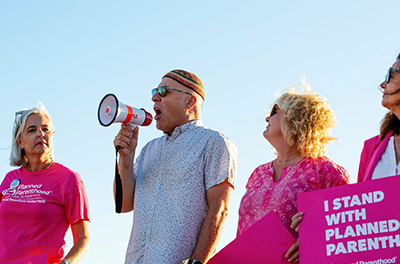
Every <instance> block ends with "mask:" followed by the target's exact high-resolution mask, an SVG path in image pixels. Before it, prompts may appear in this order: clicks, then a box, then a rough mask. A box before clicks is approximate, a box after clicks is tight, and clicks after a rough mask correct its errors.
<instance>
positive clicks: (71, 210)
mask: <svg viewBox="0 0 400 264" xmlns="http://www.w3.org/2000/svg"><path fill="white" fill-rule="evenodd" d="M65 201H66V203H65V208H64V211H65V216H66V218H67V219H68V222H69V224H70V225H73V224H75V223H76V222H77V221H79V220H88V221H89V218H90V215H89V198H88V195H87V192H86V189H85V186H84V184H83V182H82V181H78V182H77V185H76V186H75V187H74V188H72V190H71V191H70V192H69V193H68V194H67V195H66V199H65Z"/></svg>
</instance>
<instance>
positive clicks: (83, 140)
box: [0, 0, 400, 264]
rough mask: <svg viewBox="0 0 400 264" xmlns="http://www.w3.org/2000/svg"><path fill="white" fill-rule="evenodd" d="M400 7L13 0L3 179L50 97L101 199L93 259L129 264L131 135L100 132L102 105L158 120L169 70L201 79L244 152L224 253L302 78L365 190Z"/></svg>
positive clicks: (1, 51) (0, 138) (71, 154)
mask: <svg viewBox="0 0 400 264" xmlns="http://www.w3.org/2000/svg"><path fill="white" fill-rule="evenodd" d="M399 10H400V2H399V1H398V0H389V1H378V0H374V1H371V0H362V1H361V0H358V1H352V0H338V1H311V0H310V1H287V0H283V1H269V0H266V1H253V0H249V1H140V2H139V1H102V0H97V1H91V0H88V1H74V0H72V1H2V2H1V3H0V93H1V98H2V103H1V104H0V111H1V113H2V114H1V116H2V118H1V122H0V175H5V174H6V173H7V172H8V171H10V170H12V169H13V168H12V167H10V166H9V164H8V158H9V152H10V143H11V128H12V123H13V118H14V113H15V112H16V111H18V110H20V109H22V108H30V107H33V106H34V105H35V104H36V103H38V102H42V103H43V104H44V105H45V106H46V107H47V109H48V110H49V112H50V114H51V116H52V119H53V122H54V125H55V127H56V133H55V135H54V145H55V156H56V161H58V162H60V163H62V164H64V165H66V166H68V167H69V168H71V169H72V170H75V171H77V172H78V173H79V174H80V175H81V176H82V178H83V180H84V182H85V184H86V187H87V190H88V193H89V199H90V204H91V214H92V223H91V224H90V231H91V249H90V251H89V253H88V254H87V255H86V256H85V257H84V258H83V259H82V261H81V262H80V263H82V264H89V263H122V262H123V260H124V255H125V250H126V246H127V243H128V239H129V234H130V228H131V223H132V213H128V214H124V215H117V214H115V213H114V203H113V196H112V182H113V177H114V148H113V144H112V141H113V139H114V136H115V134H116V133H117V132H118V130H119V126H118V125H113V126H111V127H108V128H103V127H101V126H100V125H99V123H98V121H97V116H96V114H97V107H98V104H99V102H100V100H101V99H102V97H103V96H104V95H105V94H107V93H114V94H116V95H117V96H118V98H119V99H120V100H121V101H122V102H124V103H126V104H129V105H132V106H135V107H143V108H145V109H147V110H148V111H151V112H152V102H151V100H150V90H151V89H152V88H153V87H155V86H157V85H158V84H159V82H160V79H161V77H162V76H163V74H165V73H166V72H168V71H170V70H172V69H176V68H181V69H186V70H188V71H192V72H194V73H196V74H197V75H198V76H199V77H200V78H201V79H202V81H203V83H204V85H205V91H206V101H205V103H204V107H203V115H202V118H203V121H204V124H205V125H206V126H207V127H211V128H213V129H216V130H220V131H222V132H223V133H225V134H226V135H227V136H228V137H230V138H231V139H232V141H233V142H234V143H235V144H236V146H237V148H238V150H239V171H238V180H237V186H236V190H235V192H234V196H233V199H232V202H231V208H230V215H229V217H228V221H227V224H226V227H225V230H224V233H223V237H222V239H221V242H220V244H219V247H218V248H219V249H220V248H222V247H223V246H225V245H226V244H228V243H229V242H230V241H232V240H233V239H234V238H235V236H236V227H237V219H238V207H239V203H240V199H241V197H242V196H243V194H244V192H245V184H246V182H247V179H248V177H249V175H250V174H251V172H252V171H253V170H254V169H255V168H256V167H257V166H258V165H260V164H263V163H266V162H268V161H270V160H272V159H274V158H275V155H274V154H273V149H272V148H271V146H270V145H269V144H268V142H267V141H266V140H265V139H264V138H263V137H262V132H263V131H264V129H265V127H266V123H265V114H266V110H267V109H268V108H269V107H270V103H272V102H273V101H274V99H275V98H276V95H275V92H277V91H279V90H280V89H281V88H282V87H285V86H287V85H291V84H297V83H300V80H301V76H305V77H306V81H307V82H308V83H310V85H311V87H312V89H313V90H314V91H315V92H317V93H321V94H322V95H323V96H324V97H326V98H327V100H328V102H329V104H330V105H331V107H332V109H333V110H334V112H335V114H336V117H337V119H338V121H339V122H338V124H337V126H336V128H335V129H334V130H333V135H334V136H336V137H337V138H338V139H339V140H337V141H335V142H334V143H333V144H332V145H331V146H330V147H329V149H328V153H327V156H328V157H330V158H331V159H333V160H334V161H335V162H336V163H338V164H340V165H342V166H343V167H345V168H346V169H347V170H348V172H349V173H350V175H351V180H352V181H353V182H355V181H356V176H357V170H358V162H359V156H360V152H361V149H362V145H363V141H364V140H365V139H367V138H369V137H372V136H374V135H376V134H377V133H378V131H379V122H380V120H381V119H382V117H383V115H384V114H385V112H386V111H385V109H383V108H382V106H381V105H380V101H381V93H380V92H379V90H378V85H379V83H380V82H381V81H382V80H383V78H384V75H385V73H386V71H387V68H388V67H389V66H390V65H391V64H392V63H393V62H394V60H395V57H396V56H397V54H398V53H399V52H400V34H399V28H398V25H399ZM161 135H162V133H161V132H160V131H158V130H157V129H156V128H155V125H154V124H152V125H151V126H150V127H146V128H142V129H141V130H140V145H139V149H140V148H141V147H142V146H143V145H144V144H145V143H146V142H148V141H149V140H151V139H153V138H155V137H158V136H161ZM1 177H3V176H1ZM67 243H68V247H70V246H71V243H72V239H71V235H70V234H68V240H67Z"/></svg>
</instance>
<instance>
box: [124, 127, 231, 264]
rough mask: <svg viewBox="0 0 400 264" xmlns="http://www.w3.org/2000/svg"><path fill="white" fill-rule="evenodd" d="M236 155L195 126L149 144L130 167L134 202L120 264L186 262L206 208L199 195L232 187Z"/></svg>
mask: <svg viewBox="0 0 400 264" xmlns="http://www.w3.org/2000/svg"><path fill="white" fill-rule="evenodd" d="M236 168H237V150H236V147H235V146H234V144H233V143H232V142H231V141H230V140H229V138H227V137H226V136H225V135H223V134H222V133H220V132H218V131H215V130H212V129H208V128H205V127H203V126H202V122H201V121H200V120H196V121H192V122H189V123H187V124H184V125H183V126H180V127H177V128H176V129H175V130H174V132H173V133H172V135H171V136H168V135H167V134H165V135H164V136H162V137H160V138H157V139H154V140H152V141H150V142H149V143H148V144H147V145H146V146H144V147H143V149H142V151H141V153H140V155H139V157H138V158H137V160H136V163H135V166H134V178H135V184H136V186H135V198H134V199H135V200H134V219H133V227H132V233H131V238H130V241H129V245H128V250H127V254H126V262H125V263H174V264H175V263H180V262H181V261H182V260H184V259H186V258H188V257H190V255H191V253H192V251H193V249H194V246H195V244H196V240H197V236H198V233H199V231H200V227H201V224H202V221H203V218H204V213H205V210H206V207H207V204H206V196H205V195H206V194H205V191H206V190H207V189H209V188H211V187H213V186H215V185H217V184H219V183H222V182H223V181H224V180H225V179H228V182H229V183H230V184H232V186H234V184H235V180H236Z"/></svg>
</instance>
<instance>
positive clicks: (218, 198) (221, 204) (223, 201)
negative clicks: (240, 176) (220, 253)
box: [191, 179, 233, 263]
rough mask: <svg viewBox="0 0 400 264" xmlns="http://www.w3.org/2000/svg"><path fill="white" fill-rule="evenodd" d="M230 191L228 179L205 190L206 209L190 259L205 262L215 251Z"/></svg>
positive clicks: (222, 226) (226, 213)
mask: <svg viewBox="0 0 400 264" xmlns="http://www.w3.org/2000/svg"><path fill="white" fill-rule="evenodd" d="M232 191H233V187H232V185H231V184H230V183H228V179H226V180H225V181H224V182H223V183H221V184H218V185H216V186H213V187H211V188H209V189H208V190H207V191H206V198H207V211H206V214H205V216H204V220H203V224H202V226H201V229H200V233H199V236H198V237H197V242H196V246H195V248H194V250H193V253H192V256H191V259H196V260H200V261H202V262H203V263H206V262H207V261H208V260H209V259H210V258H211V256H212V254H213V253H214V252H215V250H216V248H217V244H218V241H219V239H220V238H221V234H222V230H223V228H224V224H225V220H226V218H227V216H228V206H229V202H230V200H231V196H232Z"/></svg>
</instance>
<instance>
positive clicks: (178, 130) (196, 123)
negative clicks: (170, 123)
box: [164, 119, 203, 140]
mask: <svg viewBox="0 0 400 264" xmlns="http://www.w3.org/2000/svg"><path fill="white" fill-rule="evenodd" d="M202 125H203V121H201V119H198V120H194V121H190V122H187V123H186V124H183V125H181V126H179V127H176V128H175V129H174V132H173V133H172V135H171V136H169V135H168V134H167V133H165V132H164V134H165V137H166V139H167V140H174V139H176V138H177V137H179V136H180V135H182V134H183V133H185V132H186V131H188V130H189V129H191V128H192V127H195V126H202Z"/></svg>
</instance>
